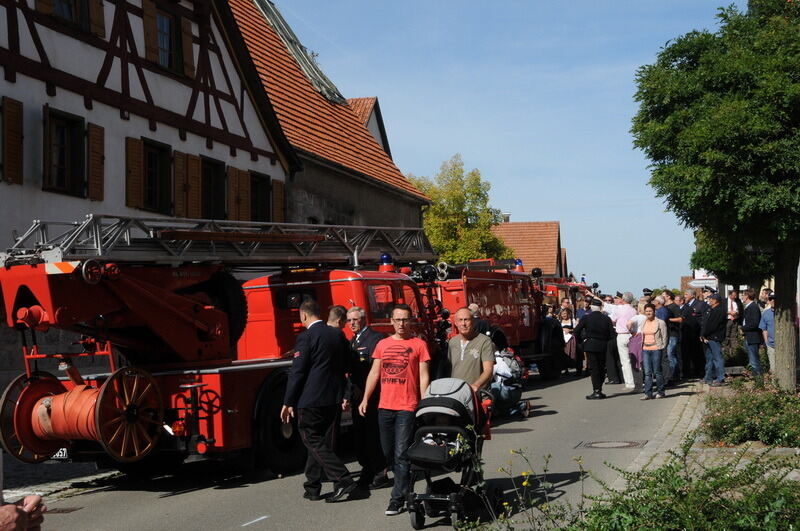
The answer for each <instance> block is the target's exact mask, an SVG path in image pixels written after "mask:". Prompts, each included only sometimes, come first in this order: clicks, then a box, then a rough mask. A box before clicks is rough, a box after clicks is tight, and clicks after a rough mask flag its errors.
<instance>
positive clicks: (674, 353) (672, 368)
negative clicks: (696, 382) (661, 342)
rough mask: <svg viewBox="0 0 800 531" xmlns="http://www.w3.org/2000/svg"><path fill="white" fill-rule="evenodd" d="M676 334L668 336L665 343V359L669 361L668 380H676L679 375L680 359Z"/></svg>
mask: <svg viewBox="0 0 800 531" xmlns="http://www.w3.org/2000/svg"><path fill="white" fill-rule="evenodd" d="M679 340H680V338H679V337H678V336H669V342H668V343H667V361H668V362H669V375H668V378H667V379H668V380H678V379H680V376H681V360H680V358H679V357H678V342H679Z"/></svg>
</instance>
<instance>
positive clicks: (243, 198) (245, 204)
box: [239, 170, 251, 221]
mask: <svg viewBox="0 0 800 531" xmlns="http://www.w3.org/2000/svg"><path fill="white" fill-rule="evenodd" d="M250 216H251V214H250V172H249V171H245V170H239V219H240V220H241V221H250V219H251V217H250Z"/></svg>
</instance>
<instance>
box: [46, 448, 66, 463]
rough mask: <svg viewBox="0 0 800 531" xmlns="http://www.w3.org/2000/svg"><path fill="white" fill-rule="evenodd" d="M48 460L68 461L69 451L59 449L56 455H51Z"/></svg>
mask: <svg viewBox="0 0 800 531" xmlns="http://www.w3.org/2000/svg"><path fill="white" fill-rule="evenodd" d="M50 459H56V460H58V461H66V460H67V459H69V449H68V448H59V449H58V451H57V452H56V453H54V454H53V457H51V458H50Z"/></svg>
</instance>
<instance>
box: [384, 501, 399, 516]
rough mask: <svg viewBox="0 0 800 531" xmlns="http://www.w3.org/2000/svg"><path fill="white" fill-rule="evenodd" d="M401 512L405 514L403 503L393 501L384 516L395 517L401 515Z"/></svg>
mask: <svg viewBox="0 0 800 531" xmlns="http://www.w3.org/2000/svg"><path fill="white" fill-rule="evenodd" d="M401 512H403V502H401V501H398V500H392V501H390V502H389V507H387V508H386V511H385V512H384V513H383V514H385V515H386V516H394V515H396V514H400V513H401Z"/></svg>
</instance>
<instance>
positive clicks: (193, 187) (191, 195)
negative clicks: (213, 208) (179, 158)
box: [186, 155, 203, 219]
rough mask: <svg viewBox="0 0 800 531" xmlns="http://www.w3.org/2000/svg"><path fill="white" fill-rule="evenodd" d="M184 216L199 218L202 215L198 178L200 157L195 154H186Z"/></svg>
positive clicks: (201, 195)
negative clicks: (186, 185) (186, 184)
mask: <svg viewBox="0 0 800 531" xmlns="http://www.w3.org/2000/svg"><path fill="white" fill-rule="evenodd" d="M186 182H187V183H188V187H187V188H188V189H187V191H186V216H187V217H190V218H195V219H197V218H200V217H201V216H202V215H203V210H202V205H203V188H202V179H201V178H200V157H198V156H195V155H187V156H186Z"/></svg>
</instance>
